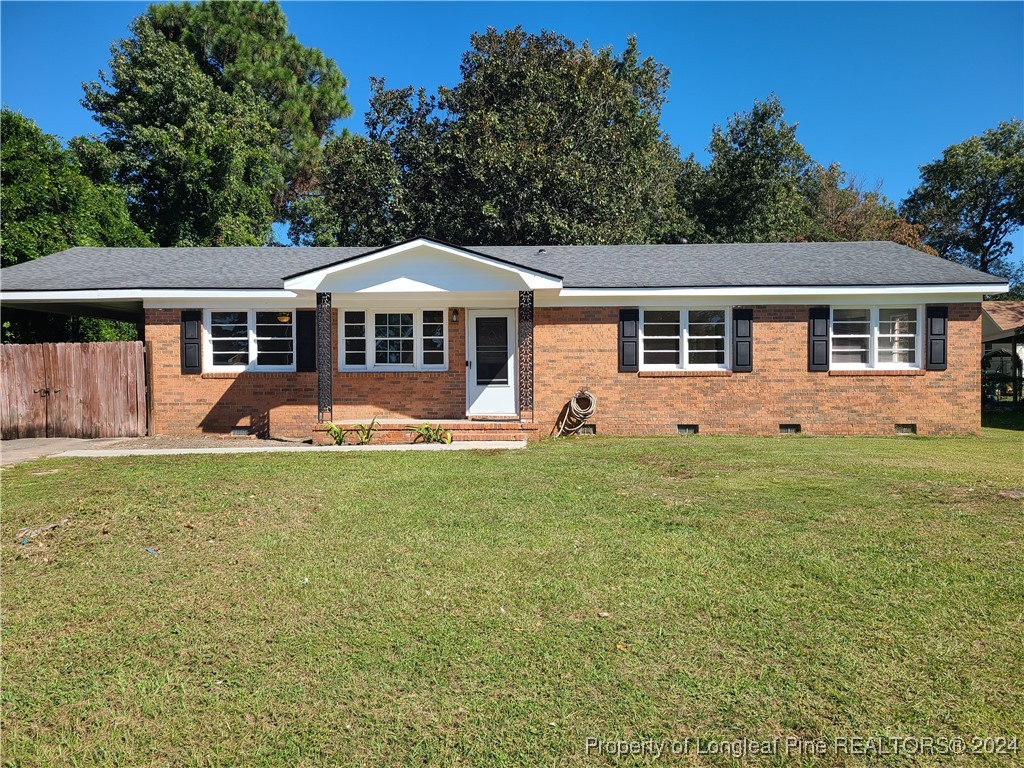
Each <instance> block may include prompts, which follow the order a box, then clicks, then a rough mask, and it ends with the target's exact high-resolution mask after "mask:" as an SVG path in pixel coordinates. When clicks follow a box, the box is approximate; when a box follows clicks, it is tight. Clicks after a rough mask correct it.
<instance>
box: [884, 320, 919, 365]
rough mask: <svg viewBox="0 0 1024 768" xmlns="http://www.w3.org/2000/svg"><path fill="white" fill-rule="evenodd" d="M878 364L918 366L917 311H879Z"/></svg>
mask: <svg viewBox="0 0 1024 768" xmlns="http://www.w3.org/2000/svg"><path fill="white" fill-rule="evenodd" d="M878 364H879V365H908V366H910V365H917V309H915V308H910V309H889V308H888V307H886V308H883V309H879V310H878Z"/></svg>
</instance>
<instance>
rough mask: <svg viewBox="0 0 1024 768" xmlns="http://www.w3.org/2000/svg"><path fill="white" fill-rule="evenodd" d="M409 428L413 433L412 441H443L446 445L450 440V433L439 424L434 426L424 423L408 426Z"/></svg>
mask: <svg viewBox="0 0 1024 768" xmlns="http://www.w3.org/2000/svg"><path fill="white" fill-rule="evenodd" d="M410 429H411V431H412V432H413V434H414V435H415V436H414V437H413V439H412V441H413V442H414V443H420V442H423V443H444V444H445V445H448V444H450V443H451V441H452V433H451V432H449V431H448V430H447V429H445V428H444V427H442V426H441V425H440V424H438V425H437V426H436V427H433V426H431V425H430V424H424V425H423V426H421V427H410Z"/></svg>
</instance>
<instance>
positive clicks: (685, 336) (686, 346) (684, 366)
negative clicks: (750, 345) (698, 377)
mask: <svg viewBox="0 0 1024 768" xmlns="http://www.w3.org/2000/svg"><path fill="white" fill-rule="evenodd" d="M716 309H717V310H722V311H724V312H725V357H724V360H725V362H723V363H722V364H721V365H718V364H708V363H699V364H692V365H691V364H690V363H689V356H690V354H689V353H690V311H691V310H693V311H697V312H700V311H704V310H716ZM649 311H650V312H666V311H667V312H678V313H679V334H680V344H679V347H680V349H679V363H678V365H668V364H664V363H661V364H658V365H647V364H645V363H644V346H645V345H644V342H645V341H646V336H645V334H644V328H645V327H646V316H647V312H649ZM639 338H640V344H639V346H640V350H639V353H640V370H641V371H728V370H730V369H731V368H732V307H722V306H715V307H645V308H641V310H640V334H639ZM654 338H657V337H654Z"/></svg>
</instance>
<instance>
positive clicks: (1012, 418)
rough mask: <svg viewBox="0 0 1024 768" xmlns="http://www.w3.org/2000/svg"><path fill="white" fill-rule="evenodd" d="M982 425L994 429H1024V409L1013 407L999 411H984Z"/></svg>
mask: <svg viewBox="0 0 1024 768" xmlns="http://www.w3.org/2000/svg"><path fill="white" fill-rule="evenodd" d="M981 426H983V427H992V428H993V429H1016V430H1024V410H1022V409H1020V408H1015V409H1014V408H1011V409H1007V410H998V411H995V410H993V411H982V412H981Z"/></svg>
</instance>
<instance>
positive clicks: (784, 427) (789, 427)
mask: <svg viewBox="0 0 1024 768" xmlns="http://www.w3.org/2000/svg"><path fill="white" fill-rule="evenodd" d="M779 434H780V435H799V434H800V425H799V424H779Z"/></svg>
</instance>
